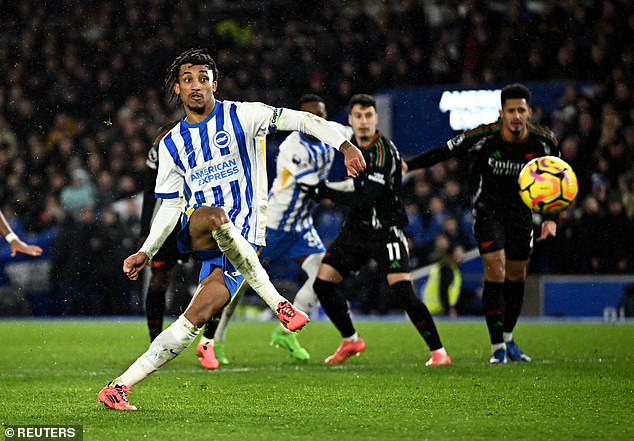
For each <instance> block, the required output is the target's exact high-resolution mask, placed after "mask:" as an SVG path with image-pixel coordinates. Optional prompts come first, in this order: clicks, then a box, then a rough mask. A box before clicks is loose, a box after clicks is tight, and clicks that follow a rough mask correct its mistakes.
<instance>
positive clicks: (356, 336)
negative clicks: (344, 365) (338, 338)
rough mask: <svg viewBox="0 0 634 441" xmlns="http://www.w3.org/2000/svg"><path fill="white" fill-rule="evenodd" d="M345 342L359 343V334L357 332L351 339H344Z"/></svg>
mask: <svg viewBox="0 0 634 441" xmlns="http://www.w3.org/2000/svg"><path fill="white" fill-rule="evenodd" d="M344 340H345V341H357V340H359V334H358V333H356V332H355V333H354V334H352V335H351V336H350V337H346V338H344Z"/></svg>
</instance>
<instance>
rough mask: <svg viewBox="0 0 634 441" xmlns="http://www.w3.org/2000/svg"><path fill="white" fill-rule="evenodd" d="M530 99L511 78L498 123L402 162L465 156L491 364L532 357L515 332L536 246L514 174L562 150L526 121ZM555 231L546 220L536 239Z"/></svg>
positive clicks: (421, 163)
mask: <svg viewBox="0 0 634 441" xmlns="http://www.w3.org/2000/svg"><path fill="white" fill-rule="evenodd" d="M530 99H531V94H530V91H529V90H528V89H527V88H526V87H525V86H523V85H521V84H511V85H508V86H506V87H504V88H503V89H502V93H501V99H500V100H501V110H500V117H499V119H498V120H497V121H496V122H494V123H492V124H486V125H481V126H479V127H476V128H475V129H473V130H469V131H466V132H464V133H462V134H460V135H458V136H456V137H454V138H453V139H450V140H449V141H447V143H446V144H443V145H441V146H438V147H436V148H433V149H431V150H428V151H425V152H424V153H422V154H420V155H418V156H416V157H414V158H411V159H410V160H408V161H406V163H407V166H408V169H409V170H415V169H418V168H422V167H430V166H432V165H434V164H436V163H438V162H440V161H444V160H446V159H449V158H451V157H460V156H466V157H468V160H469V164H470V176H469V183H470V185H471V188H470V190H471V194H472V203H473V230H474V234H475V238H476V241H477V243H478V248H479V250H480V255H481V257H482V263H483V266H484V290H483V292H482V306H483V308H484V314H485V317H486V323H487V328H488V330H489V336H490V338H491V349H492V355H491V358H490V359H489V362H490V363H491V364H504V363H506V362H507V360H508V359H509V358H510V359H511V360H512V361H531V358H530V357H529V356H527V355H526V354H524V353H523V352H522V351H521V350H520V348H519V347H518V346H517V344H516V343H515V341H514V338H513V329H514V328H515V325H516V324H517V320H518V318H519V316H520V312H521V310H522V303H523V300H524V283H525V280H526V273H527V269H528V261H529V257H530V254H531V250H532V247H533V222H532V213H531V210H530V209H529V208H528V207H526V205H524V204H523V203H522V201H521V199H520V196H519V192H518V185H517V178H518V175H519V173H520V171H521V170H522V167H524V165H525V164H526V163H527V162H529V161H530V160H531V159H533V158H536V157H538V156H545V155H552V156H559V149H558V147H557V139H556V138H555V136H554V134H553V133H552V131H550V130H549V129H546V128H543V127H539V126H537V125H535V124H533V123H531V122H529V120H530V118H531V107H530ZM556 232H557V224H556V222H555V219H552V218H551V219H546V220H544V222H543V223H542V225H541V234H540V237H539V239H538V240H543V239H546V238H548V237H551V236H555V234H556Z"/></svg>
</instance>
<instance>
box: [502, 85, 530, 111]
mask: <svg viewBox="0 0 634 441" xmlns="http://www.w3.org/2000/svg"><path fill="white" fill-rule="evenodd" d="M522 98H523V99H525V100H526V103H527V104H529V105H530V103H531V91H530V90H528V87H526V86H524V85H523V84H520V83H513V84H509V85H508V86H505V87H504V88H503V89H502V93H501V94H500V104H501V105H502V106H504V102H505V101H506V100H510V99H522Z"/></svg>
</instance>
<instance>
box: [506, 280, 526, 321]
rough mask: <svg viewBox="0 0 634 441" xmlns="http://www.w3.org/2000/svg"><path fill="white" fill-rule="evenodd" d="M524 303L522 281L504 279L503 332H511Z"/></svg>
mask: <svg viewBox="0 0 634 441" xmlns="http://www.w3.org/2000/svg"><path fill="white" fill-rule="evenodd" d="M523 303H524V282H511V281H510V280H505V281H504V328H503V329H504V332H513V328H515V325H516V324H517V320H518V319H519V318H520V313H521V312H522V304H523Z"/></svg>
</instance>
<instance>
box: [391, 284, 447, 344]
mask: <svg viewBox="0 0 634 441" xmlns="http://www.w3.org/2000/svg"><path fill="white" fill-rule="evenodd" d="M390 290H391V291H392V293H393V294H394V296H395V297H397V298H398V299H400V301H401V304H402V305H403V309H405V311H406V312H407V315H408V316H409V318H410V320H411V321H412V323H413V324H414V326H415V327H416V329H417V330H418V333H419V334H420V335H421V337H423V339H424V340H425V343H427V346H429V350H430V351H436V350H438V349H441V348H442V347H443V345H442V342H441V341H440V335H439V334H438V330H437V329H436V324H435V323H434V319H433V317H432V316H431V314H430V313H429V309H427V306H425V304H424V303H423V302H421V301H420V299H419V298H418V297H416V294H415V293H414V288H413V287H412V282H410V281H409V280H403V281H401V282H397V283H394V284H393V285H390Z"/></svg>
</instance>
